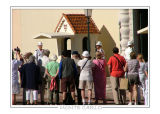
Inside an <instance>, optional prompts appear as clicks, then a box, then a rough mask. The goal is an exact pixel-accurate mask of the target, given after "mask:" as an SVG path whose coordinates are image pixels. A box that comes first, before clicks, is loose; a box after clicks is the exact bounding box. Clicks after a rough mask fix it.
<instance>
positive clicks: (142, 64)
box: [137, 54, 146, 104]
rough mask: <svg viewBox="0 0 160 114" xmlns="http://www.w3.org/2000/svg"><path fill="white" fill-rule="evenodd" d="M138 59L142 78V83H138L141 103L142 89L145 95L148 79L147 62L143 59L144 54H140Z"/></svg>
mask: <svg viewBox="0 0 160 114" xmlns="http://www.w3.org/2000/svg"><path fill="white" fill-rule="evenodd" d="M137 60H138V61H139V65H140V67H139V80H140V85H138V88H137V95H138V104H141V103H140V101H141V90H142V92H143V93H142V95H143V97H144V94H145V93H144V91H145V80H146V75H145V62H144V59H143V55H142V54H138V56H137Z"/></svg>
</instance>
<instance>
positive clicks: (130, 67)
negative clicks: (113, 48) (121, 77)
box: [124, 52, 139, 105]
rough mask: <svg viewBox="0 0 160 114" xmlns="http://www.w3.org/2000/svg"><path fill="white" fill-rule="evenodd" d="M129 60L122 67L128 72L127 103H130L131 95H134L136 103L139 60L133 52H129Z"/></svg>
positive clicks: (135, 103)
mask: <svg viewBox="0 0 160 114" xmlns="http://www.w3.org/2000/svg"><path fill="white" fill-rule="evenodd" d="M130 58H131V59H130V60H128V61H127V64H126V66H125V68H124V70H125V71H126V72H128V74H127V75H128V84H129V103H128V105H132V96H133V95H134V100H135V102H134V105H137V86H138V84H139V62H138V60H137V59H136V54H135V52H131V54H130Z"/></svg>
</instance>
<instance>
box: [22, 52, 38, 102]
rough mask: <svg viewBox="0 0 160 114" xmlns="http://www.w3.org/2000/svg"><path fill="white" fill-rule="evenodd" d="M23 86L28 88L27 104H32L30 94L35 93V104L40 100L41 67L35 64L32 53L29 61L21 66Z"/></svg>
mask: <svg viewBox="0 0 160 114" xmlns="http://www.w3.org/2000/svg"><path fill="white" fill-rule="evenodd" d="M21 75H22V76H23V78H22V86H23V87H24V88H26V100H27V104H30V94H32V93H33V100H34V104H35V105H36V104H37V100H38V87H39V85H40V84H41V76H40V67H39V66H37V65H36V64H35V57H34V56H33V55H31V56H30V57H29V60H28V63H26V64H24V65H23V66H22V67H21Z"/></svg>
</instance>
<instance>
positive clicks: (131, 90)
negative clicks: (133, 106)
mask: <svg viewBox="0 0 160 114" xmlns="http://www.w3.org/2000/svg"><path fill="white" fill-rule="evenodd" d="M132 93H133V86H131V87H130V91H129V94H128V95H129V96H128V97H129V102H130V103H131V102H132Z"/></svg>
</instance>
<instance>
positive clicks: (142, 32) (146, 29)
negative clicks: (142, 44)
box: [137, 27, 148, 34]
mask: <svg viewBox="0 0 160 114" xmlns="http://www.w3.org/2000/svg"><path fill="white" fill-rule="evenodd" d="M137 34H148V27H145V28H143V29H140V30H138V31H137Z"/></svg>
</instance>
